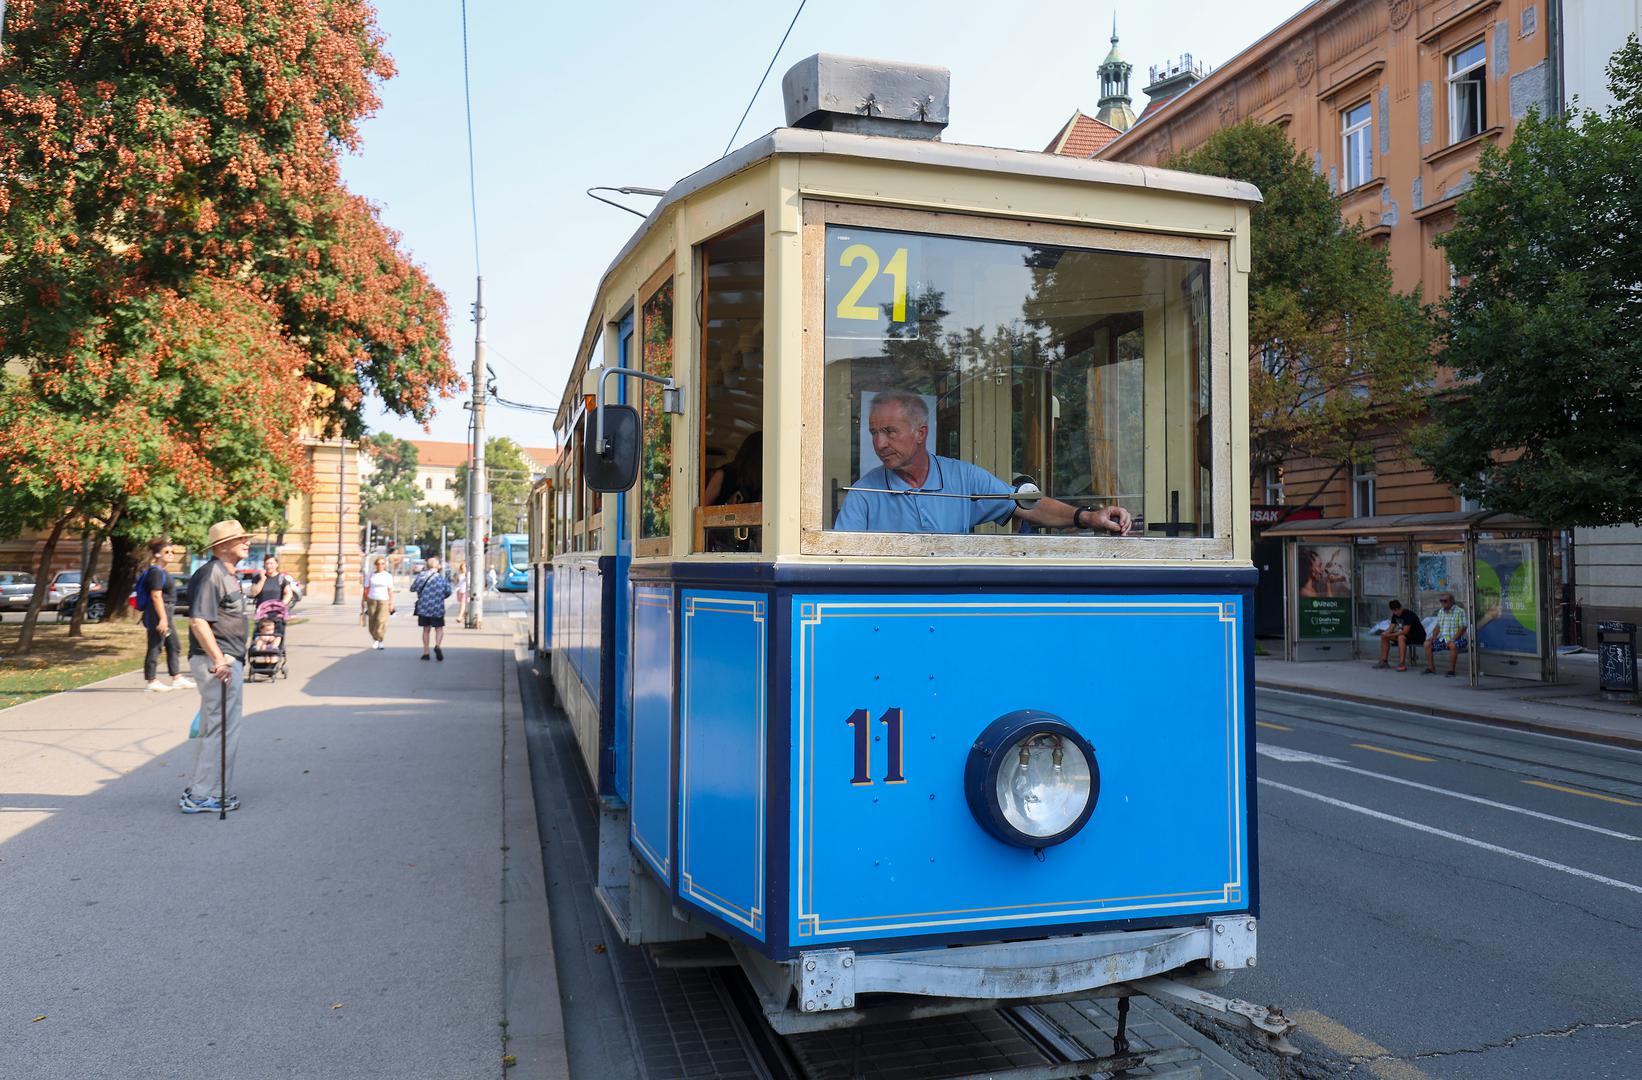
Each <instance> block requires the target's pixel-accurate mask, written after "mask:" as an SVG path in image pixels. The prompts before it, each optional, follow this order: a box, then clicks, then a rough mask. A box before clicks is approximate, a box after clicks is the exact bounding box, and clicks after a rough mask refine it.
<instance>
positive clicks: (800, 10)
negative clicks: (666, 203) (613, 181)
mask: <svg viewBox="0 0 1642 1080" xmlns="http://www.w3.org/2000/svg"><path fill="white" fill-rule="evenodd" d="M808 2H809V0H798V10H797V11H795V12H793V13H792V22H790V23H788V24H787V33H785V34H782V35H781V44H780V45H777V46H776V47H775V52H773V53H771V54H770V65H769V67H766V68H765V69H764V74H763V75H762V76H761V77H760V78H759V80H758V85H757V86H755V87H754V88H753V96H752V97H750V98H748V99H747V108H746V109H745V110H744V111H743V112H742V114H741V119H740V120H739V121H738V122H737V123H736V126H735V130H734V131H732V132H731V133H730V141H729V142H727V143H725V144H724V153H726V154H728V153H729V152H730V148H731V147H732V146H734V145H735V137H736V136H737V135H740V134H741V125H742V124H745V123H746V122H747V114H748V113H750V112H752V111H753V102H755V101H757V100H758V92H759V91H760V90H762V89H764V80H765V79H768V78H769V77H770V72H771V71H773V70H774V69H775V61H776V57H778V56H780V55H781V50H782V49H783V48H784V47H785V46H786V44H787V38H788V36H789V35H791V34H792V28H793V27H794V26H797V25H798V16H799V15H801V14H803V12H804V5H805V4H806V3H808ZM596 197H597V196H595V198H596ZM623 209H626V207H623Z"/></svg>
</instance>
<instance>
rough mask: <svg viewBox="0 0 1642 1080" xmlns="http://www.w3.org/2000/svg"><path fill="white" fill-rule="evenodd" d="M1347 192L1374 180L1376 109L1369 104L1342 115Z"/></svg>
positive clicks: (1349, 110)
mask: <svg viewBox="0 0 1642 1080" xmlns="http://www.w3.org/2000/svg"><path fill="white" fill-rule="evenodd" d="M1341 124H1342V135H1341V150H1342V160H1343V161H1344V162H1345V169H1344V173H1345V190H1347V191H1350V190H1351V189H1352V188H1354V187H1361V186H1362V185H1364V184H1366V183H1368V182H1369V181H1370V180H1372V179H1374V109H1373V107H1372V106H1371V105H1370V104H1369V103H1368V102H1366V101H1365V102H1363V103H1362V104H1361V105H1358V106H1357V107H1355V108H1352V109H1347V110H1346V111H1345V112H1344V113H1342V114H1341Z"/></svg>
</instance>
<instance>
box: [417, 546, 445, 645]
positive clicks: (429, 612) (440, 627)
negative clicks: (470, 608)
mask: <svg viewBox="0 0 1642 1080" xmlns="http://www.w3.org/2000/svg"><path fill="white" fill-rule="evenodd" d="M411 592H413V593H415V594H416V622H417V625H419V626H421V627H422V659H424V660H426V659H427V658H428V632H429V631H432V632H433V635H434V638H433V655H434V656H436V657H438V658H439V659H440V660H443V659H444V658H445V649H444V645H445V601H446V600H448V599H449V598H450V592H451V588H450V582H449V581H447V580H446V579H445V575H444V574H443V573H442V572H441V571H440V569H439V556H437V555H429V556H428V566H427V569H426V570H423V571H422V572H421V573H420V574H417V575H416V580H414V581H412V582H411Z"/></svg>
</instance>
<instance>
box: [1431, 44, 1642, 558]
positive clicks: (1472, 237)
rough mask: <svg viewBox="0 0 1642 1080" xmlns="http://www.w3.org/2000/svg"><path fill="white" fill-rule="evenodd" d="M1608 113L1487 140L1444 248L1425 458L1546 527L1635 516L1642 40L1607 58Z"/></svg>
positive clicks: (1641, 478) (1641, 336)
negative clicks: (1447, 376)
mask: <svg viewBox="0 0 1642 1080" xmlns="http://www.w3.org/2000/svg"><path fill="white" fill-rule="evenodd" d="M1608 85H1609V87H1610V88H1611V90H1612V92H1613V95H1614V97H1615V98H1616V99H1617V104H1616V105H1615V106H1614V107H1613V108H1612V109H1610V110H1609V111H1608V112H1607V113H1605V114H1598V113H1595V112H1592V111H1590V110H1574V111H1572V112H1570V113H1569V114H1568V115H1566V116H1559V117H1541V116H1539V115H1538V114H1537V113H1530V114H1529V116H1528V117H1527V118H1526V119H1525V120H1523V122H1522V123H1521V124H1519V125H1518V126H1517V130H1516V134H1515V136H1514V137H1513V139H1512V140H1511V144H1510V145H1509V146H1508V147H1506V148H1505V149H1503V150H1501V149H1499V148H1497V147H1493V146H1490V147H1487V148H1486V149H1485V150H1484V152H1483V156H1482V160H1481V163H1480V164H1479V166H1478V169H1477V172H1476V176H1475V181H1474V184H1473V186H1472V188H1471V190H1470V191H1469V192H1468V193H1467V194H1466V195H1465V196H1464V197H1462V198H1461V199H1460V201H1459V205H1458V207H1457V217H1456V221H1455V225H1454V227H1453V228H1452V229H1451V230H1450V231H1449V232H1448V233H1447V234H1446V236H1445V237H1444V238H1443V241H1442V243H1443V246H1444V247H1445V248H1446V249H1447V252H1448V257H1449V259H1450V260H1451V261H1452V262H1453V264H1454V270H1455V272H1456V274H1457V275H1458V278H1459V285H1458V286H1457V287H1456V288H1455V289H1454V291H1453V293H1452V294H1451V295H1450V296H1449V298H1448V301H1447V303H1446V304H1445V305H1444V313H1443V314H1444V319H1443V328H1444V330H1445V331H1446V334H1447V342H1448V348H1447V351H1446V352H1445V353H1444V354H1443V361H1444V363H1446V364H1448V365H1449V366H1451V367H1452V368H1453V369H1454V372H1455V374H1456V375H1457V376H1458V377H1459V378H1460V380H1461V385H1460V386H1459V387H1458V388H1457V389H1456V391H1455V392H1453V393H1451V394H1449V395H1447V396H1446V397H1445V398H1444V399H1443V400H1442V401H1440V402H1439V403H1438V404H1437V407H1436V414H1437V422H1436V423H1435V424H1434V425H1433V426H1432V427H1431V428H1430V429H1428V430H1427V431H1426V432H1425V435H1426V436H1427V439H1426V440H1424V441H1423V444H1422V445H1423V453H1424V456H1425V458H1426V460H1427V462H1428V463H1429V464H1430V465H1431V468H1432V471H1433V472H1434V473H1435V474H1436V475H1437V476H1438V477H1440V478H1441V479H1443V480H1446V481H1447V482H1449V483H1451V484H1454V485H1455V486H1456V487H1458V488H1459V490H1460V492H1461V493H1462V494H1464V495H1466V496H1468V497H1470V498H1474V499H1479V500H1481V501H1482V503H1483V504H1484V505H1485V506H1487V507H1489V508H1490V509H1493V510H1505V511H1512V512H1515V513H1519V514H1522V515H1525V516H1527V517H1531V518H1534V519H1536V520H1538V521H1542V522H1545V523H1547V524H1553V525H1562V526H1573V525H1611V524H1619V523H1624V522H1633V521H1637V520H1642V291H1639V290H1642V244H1639V243H1638V240H1637V237H1638V235H1639V232H1642V188H1639V187H1638V185H1637V182H1636V176H1637V163H1638V162H1639V161H1642V46H1639V45H1638V42H1637V38H1636V37H1635V36H1634V35H1633V36H1632V37H1631V38H1630V40H1629V42H1628V43H1627V44H1626V46H1625V47H1624V48H1623V49H1621V50H1620V51H1619V52H1618V53H1616V54H1615V55H1614V57H1613V59H1612V60H1611V61H1610V63H1609V65H1608Z"/></svg>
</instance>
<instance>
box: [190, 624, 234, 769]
mask: <svg viewBox="0 0 1642 1080" xmlns="http://www.w3.org/2000/svg"><path fill="white" fill-rule="evenodd" d="M228 664H229V667H230V668H231V672H230V675H229V679H228V682H227V684H226V685H224V684H223V683H220V682H218V681H217V680H216V679H215V678H213V677H212V675H211V658H210V657H209V656H190V657H189V658H188V669H189V670H190V671H192V672H193V673H194V681H195V682H196V683H198V684H199V689H200V737H199V739H198V740H197V741H198V743H199V748H198V754H199V756H198V757H197V758H196V759H195V761H194V782H193V783H192V784H190V785H188V788H189V790H190V791H192V792H193V793H194V797H195V798H205V797H207V796H210V797H211V798H215V799H220V798H222V797H223V790H222V699H223V696H224V695H227V698H228V772H229V776H230V778H232V775H233V772H234V751H235V749H236V748H237V747H238V746H239V731H240V728H241V727H242V726H243V725H242V724H241V720H243V719H244V716H245V664H244V663H243V662H242V661H239V660H235V659H234V658H233V657H229V658H228Z"/></svg>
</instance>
